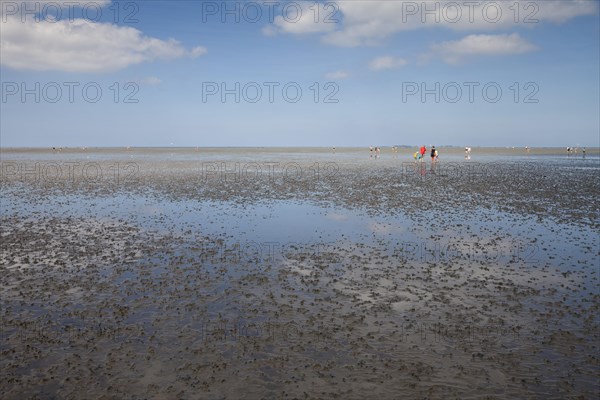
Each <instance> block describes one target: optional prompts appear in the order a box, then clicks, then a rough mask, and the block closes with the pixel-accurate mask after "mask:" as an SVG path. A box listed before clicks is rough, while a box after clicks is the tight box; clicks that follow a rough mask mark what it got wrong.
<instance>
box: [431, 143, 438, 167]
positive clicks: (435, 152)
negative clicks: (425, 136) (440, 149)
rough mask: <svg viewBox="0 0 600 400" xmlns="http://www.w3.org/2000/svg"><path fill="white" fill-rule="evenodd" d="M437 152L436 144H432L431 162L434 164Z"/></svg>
mask: <svg viewBox="0 0 600 400" xmlns="http://www.w3.org/2000/svg"><path fill="white" fill-rule="evenodd" d="M436 154H437V150H436V149H435V146H431V163H432V164H433V163H434V162H435V159H436Z"/></svg>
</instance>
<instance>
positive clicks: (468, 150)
mask: <svg viewBox="0 0 600 400" xmlns="http://www.w3.org/2000/svg"><path fill="white" fill-rule="evenodd" d="M470 159H471V148H470V147H465V160H470Z"/></svg>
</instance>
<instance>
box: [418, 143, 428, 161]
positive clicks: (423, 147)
mask: <svg viewBox="0 0 600 400" xmlns="http://www.w3.org/2000/svg"><path fill="white" fill-rule="evenodd" d="M419 153H421V158H423V157H425V153H427V147H425V145H423V146H421V149H420V150H419Z"/></svg>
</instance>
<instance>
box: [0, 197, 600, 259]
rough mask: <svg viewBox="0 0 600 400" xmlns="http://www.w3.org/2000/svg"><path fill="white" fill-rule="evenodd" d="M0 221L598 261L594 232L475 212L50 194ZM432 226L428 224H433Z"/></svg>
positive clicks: (391, 251) (5, 208) (5, 202)
mask: <svg viewBox="0 0 600 400" xmlns="http://www.w3.org/2000/svg"><path fill="white" fill-rule="evenodd" d="M0 199H1V200H2V203H1V206H0V207H1V209H0V210H1V212H2V215H3V216H10V215H12V214H18V215H21V216H29V217H35V218H37V217H38V216H46V217H62V218H64V217H69V216H72V217H84V218H85V217H90V216H91V217H93V218H97V219H106V220H124V221H127V222H130V223H133V224H135V225H139V226H141V227H142V228H145V229H148V230H157V231H162V232H164V233H174V234H176V235H178V236H180V237H183V238H184V239H185V238H186V236H189V239H190V240H197V237H198V236H199V235H202V236H220V237H223V238H224V239H225V238H226V240H227V241H228V242H229V243H236V244H238V245H241V246H244V244H245V243H250V242H254V243H259V244H262V243H278V244H280V245H285V244H294V243H297V244H303V245H309V246H310V245H323V246H327V245H329V244H332V243H342V242H344V243H348V242H349V243H362V244H366V245H372V246H376V247H377V248H378V249H379V250H380V251H381V252H383V253H384V254H388V255H391V256H395V257H400V258H404V259H407V260H410V261H415V262H437V261H446V262H453V261H457V260H459V259H461V260H465V259H470V260H471V261H477V262H485V263H488V264H498V265H505V264H508V263H511V262H519V263H522V264H527V265H530V266H531V267H537V266H540V265H553V266H556V267H559V268H564V269H571V268H579V267H581V266H583V267H586V266H587V267H590V266H592V265H594V263H595V262H597V257H598V254H597V249H598V245H599V240H598V234H597V233H595V232H593V230H591V229H590V228H587V227H578V228H577V229H574V228H573V227H572V226H570V225H563V224H556V223H554V222H551V221H538V220H537V219H534V218H530V219H524V218H523V217H519V216H515V215H511V214H506V213H502V212H499V211H494V210H490V209H473V210H469V211H468V212H466V211H464V212H463V211H460V212H456V213H452V214H451V215H447V214H444V215H442V216H440V215H434V214H427V215H422V216H421V217H423V218H422V219H421V222H416V221H415V220H411V219H410V218H409V217H407V216H406V215H403V214H397V215H383V216H381V215H377V216H372V215H369V214H367V213H365V212H363V211H360V210H348V209H343V208H338V207H321V206H317V205H313V204H310V203H307V202H306V203H305V202H298V201H269V202H262V203H258V204H253V205H239V204H236V203H229V202H221V203H219V202H214V201H200V202H199V201H194V200H185V201H172V200H169V199H166V198H159V197H153V196H147V197H142V196H133V195H123V194H119V195H116V196H112V197H85V196H74V195H65V196H63V195H60V196H56V195H52V196H49V197H48V198H47V199H46V200H45V201H39V202H35V203H30V202H27V201H25V200H23V199H21V198H19V199H16V198H13V197H11V195H10V193H7V192H6V191H5V190H3V192H2V196H0ZM432 223H433V225H432Z"/></svg>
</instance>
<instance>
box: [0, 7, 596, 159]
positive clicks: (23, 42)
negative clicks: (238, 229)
mask: <svg viewBox="0 0 600 400" xmlns="http://www.w3.org/2000/svg"><path fill="white" fill-rule="evenodd" d="M0 3H1V4H2V11H1V17H2V21H1V22H0V29H1V31H0V33H1V35H0V42H1V54H0V56H1V57H0V72H1V75H2V76H1V81H2V99H1V101H2V102H1V103H0V106H1V107H2V109H1V118H0V128H1V145H2V146H170V145H174V146H368V145H370V144H373V145H381V146H385V145H393V144H420V143H428V144H429V143H436V144H439V145H446V144H447V145H459V146H463V145H471V146H477V145H483V146H526V145H527V146H561V147H562V146H574V145H579V146H598V145H600V143H599V141H600V139H599V135H600V133H599V132H600V127H599V114H598V110H599V108H600V100H599V87H600V82H599V72H598V71H599V70H600V65H599V64H600V63H599V55H600V54H599V53H600V44H599V37H600V32H599V14H598V9H599V6H598V2H597V1H585V0H582V1H578V0H569V1H544V2H542V1H537V2H531V1H521V2H518V1H509V2H502V1H496V2H493V1H478V2H471V3H468V2H463V1H458V2H449V1H430V2H427V4H426V7H427V8H428V10H433V12H434V13H433V14H426V13H425V11H426V10H425V9H424V7H423V4H425V3H424V2H421V1H419V2H410V1H337V2H323V1H321V2H308V1H296V2H290V1H279V4H277V5H276V4H273V5H272V6H271V7H272V12H273V14H272V15H273V17H274V18H272V19H271V18H269V17H270V16H269V5H266V4H265V2H263V1H257V2H250V1H240V2H235V1H229V2H222V1H217V2H210V1H204V2H202V1H168V2H167V1H138V2H132V1H122V2H111V1H109V0H99V1H93V2H88V1H80V2H79V4H80V5H81V6H82V7H76V8H72V9H71V10H70V9H69V6H68V5H66V4H64V3H61V2H51V1H47V0H44V1H37V2H35V1H26V2H21V1H19V2H11V1H5V0H2V1H1V2H0ZM25 3H27V4H25ZM226 4H227V5H226ZM515 6H517V8H518V9H519V15H518V16H517V15H516V14H515ZM224 7H230V8H231V9H234V8H235V7H238V9H239V10H240V13H239V22H236V21H235V15H232V14H230V15H226V16H223V15H222V14H221V12H222V11H223V10H224ZM244 7H246V8H245V9H246V10H247V11H248V14H244V12H243V10H244ZM258 7H260V9H261V12H262V16H260V17H256V18H255V19H256V22H253V21H251V20H249V19H250V18H254V17H255V14H254V12H255V10H256V9H257V8H258ZM25 8H26V9H27V10H31V11H32V12H31V13H27V12H25V11H26V9H25ZM57 9H58V10H60V12H61V18H60V19H53V17H52V16H53V15H54V14H56V10H57ZM99 9H100V10H102V16H101V17H96V11H97V10H99ZM117 9H118V10H119V14H118V15H116V14H115V10H117ZM297 10H300V11H301V17H300V15H299V14H297V13H296V11H297ZM317 10H318V15H315V14H316V12H317ZM498 10H500V11H501V13H502V15H501V16H499V14H497V11H498ZM69 11H71V12H72V13H73V18H70V16H69ZM36 12H37V14H36ZM250 12H252V13H250ZM457 12H460V14H458V13H457ZM436 13H437V16H438V18H439V20H438V21H436V19H435V17H436ZM130 14H131V18H130V19H126V16H127V15H130ZM328 15H331V18H333V19H335V20H336V21H326V17H327V16H328ZM528 15H530V16H531V17H530V19H529V20H525V17H527V16H528ZM223 17H225V18H226V20H225V21H224V22H223V20H222V18H223ZM298 17H300V18H298ZM515 18H516V21H515ZM132 19H133V20H132ZM236 83H237V84H238V85H239V86H236ZM36 85H37V86H36ZM86 85H87V86H86ZM286 85H287V86H286ZM223 86H225V88H227V89H229V90H230V93H229V94H227V95H226V96H225V101H224V102H223V101H222V97H221V94H222V93H221V92H222V90H221V89H222V88H223ZM69 87H71V88H72V90H73V92H72V98H71V99H69ZM83 87H86V88H87V89H86V90H87V92H86V93H87V95H88V97H87V100H86V97H85V94H86V93H83ZM244 87H245V88H246V90H245V91H244ZM257 87H259V88H260V89H261V91H262V97H260V99H257V97H256V95H257V92H256V88H257ZM283 87H287V92H284V91H283ZM484 87H485V88H486V91H484V90H483V88H484ZM57 88H59V89H60V90H61V93H60V95H59V92H58V91H57ZM97 88H100V90H102V94H101V95H99V96H96V90H97ZM236 88H239V89H236ZM270 88H271V89H272V90H273V92H272V95H273V98H272V102H271V101H269V90H270ZM297 88H300V90H301V91H302V95H301V96H299V97H297V101H296V102H292V100H294V98H295V97H296V93H297V92H296V91H297ZM317 88H318V92H317ZM457 88H458V89H460V90H461V92H462V97H457V95H458V92H457ZM470 88H471V89H472V90H473V92H472V93H471V94H472V99H469V91H470ZM23 89H26V90H29V94H25V95H24V94H23ZM415 89H416V92H415ZM422 89H427V90H429V92H428V93H429V94H427V95H425V97H422ZM498 89H500V90H501V91H502V94H501V95H498V92H497V90H498ZM209 90H212V91H213V92H215V90H216V93H213V92H209ZM117 92H118V93H117ZM286 94H287V95H288V100H286V98H285V95H286ZM127 95H130V97H129V98H128V99H129V100H137V103H128V102H126V101H125V100H126V99H127ZM236 95H237V96H238V97H239V103H238V102H236V101H235V100H236ZM486 95H487V96H488V97H487V98H486V97H485V96H486ZM115 96H116V97H115ZM315 96H317V98H316V99H315ZM327 96H329V97H327ZM36 97H39V99H36ZM94 97H97V102H92V100H94ZM436 97H439V99H436ZM326 99H328V100H330V101H331V100H334V101H335V100H337V102H328V101H326ZM36 100H39V102H36ZM70 100H71V101H70ZM252 100H257V101H256V102H254V103H253V102H251V101H252ZM315 100H316V102H315ZM436 100H438V101H436ZM494 100H496V101H495V102H493V101H494Z"/></svg>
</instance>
